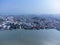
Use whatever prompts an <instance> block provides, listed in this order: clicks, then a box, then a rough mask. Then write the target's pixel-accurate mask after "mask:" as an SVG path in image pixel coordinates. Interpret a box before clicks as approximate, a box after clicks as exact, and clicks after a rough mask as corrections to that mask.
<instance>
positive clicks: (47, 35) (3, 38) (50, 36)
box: [0, 29, 60, 45]
mask: <svg viewBox="0 0 60 45" xmlns="http://www.w3.org/2000/svg"><path fill="white" fill-rule="evenodd" d="M0 45H60V31H57V30H56V29H47V30H46V29H45V30H4V31H0Z"/></svg>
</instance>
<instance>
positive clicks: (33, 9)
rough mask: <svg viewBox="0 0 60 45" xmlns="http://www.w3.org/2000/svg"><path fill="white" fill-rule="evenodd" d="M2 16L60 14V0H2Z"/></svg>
mask: <svg viewBox="0 0 60 45" xmlns="http://www.w3.org/2000/svg"><path fill="white" fill-rule="evenodd" d="M0 14H60V0H0Z"/></svg>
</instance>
